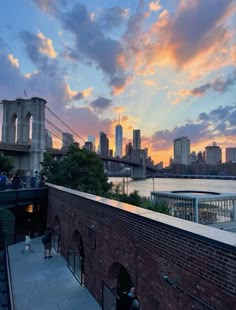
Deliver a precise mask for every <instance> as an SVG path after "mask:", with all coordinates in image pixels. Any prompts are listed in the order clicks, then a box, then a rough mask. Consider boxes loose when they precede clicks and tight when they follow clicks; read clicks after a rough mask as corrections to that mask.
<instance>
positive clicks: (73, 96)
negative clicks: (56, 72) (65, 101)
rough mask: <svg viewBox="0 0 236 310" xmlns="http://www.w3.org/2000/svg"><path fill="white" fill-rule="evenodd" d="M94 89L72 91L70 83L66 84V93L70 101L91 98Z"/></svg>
mask: <svg viewBox="0 0 236 310" xmlns="http://www.w3.org/2000/svg"><path fill="white" fill-rule="evenodd" d="M92 92H93V88H92V87H89V88H86V89H83V90H81V91H77V90H72V89H71V88H70V85H69V84H68V83H65V93H66V95H67V96H68V97H69V99H70V100H79V99H83V98H87V97H90V96H91V95H92Z"/></svg>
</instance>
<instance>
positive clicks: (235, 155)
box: [225, 147, 236, 163]
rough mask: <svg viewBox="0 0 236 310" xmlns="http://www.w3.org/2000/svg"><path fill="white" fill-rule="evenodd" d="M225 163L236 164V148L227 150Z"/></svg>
mask: <svg viewBox="0 0 236 310" xmlns="http://www.w3.org/2000/svg"><path fill="white" fill-rule="evenodd" d="M225 161H226V162H227V163H229V162H232V163H236V147H227V148H226V149H225Z"/></svg>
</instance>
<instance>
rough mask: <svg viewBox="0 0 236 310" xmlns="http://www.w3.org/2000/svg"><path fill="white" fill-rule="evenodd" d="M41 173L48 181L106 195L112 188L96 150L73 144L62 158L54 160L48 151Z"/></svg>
mask: <svg viewBox="0 0 236 310" xmlns="http://www.w3.org/2000/svg"><path fill="white" fill-rule="evenodd" d="M41 164H42V170H41V172H40V173H41V174H44V175H46V177H47V179H48V182H50V183H53V184H57V185H62V186H65V187H69V188H72V189H76V190H79V191H82V192H87V193H91V194H96V195H100V196H102V195H105V194H106V193H107V192H108V191H109V190H110V188H111V186H112V185H111V184H110V183H108V178H107V176H106V175H105V173H104V167H103V163H102V161H101V160H100V159H99V158H98V157H97V156H96V154H95V153H94V152H91V151H87V150H86V149H80V148H79V146H78V145H76V144H72V145H71V146H70V147H69V149H68V152H67V154H66V155H65V157H64V158H63V159H62V160H54V158H53V156H52V154H50V153H48V152H46V153H45V154H44V160H43V162H41Z"/></svg>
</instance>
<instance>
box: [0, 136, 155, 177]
mask: <svg viewBox="0 0 236 310" xmlns="http://www.w3.org/2000/svg"><path fill="white" fill-rule="evenodd" d="M30 148H31V145H30V144H17V143H12V144H10V143H5V142H0V151H5V152H6V154H8V153H9V154H12V153H14V154H17V153H28V152H29V151H30ZM47 151H48V152H50V153H51V154H52V155H54V156H58V157H62V156H65V155H66V152H67V151H66V150H63V149H61V150H60V149H48V150H47ZM97 157H98V158H100V159H101V160H103V161H109V162H116V163H121V164H125V165H129V166H131V167H142V164H140V163H139V162H135V161H132V160H127V159H123V158H118V157H109V156H104V155H100V154H97ZM146 170H147V171H151V172H157V169H156V168H154V167H152V166H148V165H147V166H146Z"/></svg>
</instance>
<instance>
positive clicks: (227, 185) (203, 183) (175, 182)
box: [109, 178, 236, 197]
mask: <svg viewBox="0 0 236 310" xmlns="http://www.w3.org/2000/svg"><path fill="white" fill-rule="evenodd" d="M127 180H128V182H127ZM109 182H113V184H115V185H117V184H119V183H120V184H121V185H123V184H124V188H125V192H126V193H127V189H128V193H131V192H133V191H134V190H137V191H139V194H140V195H141V196H145V197H150V192H151V191H153V190H154V191H174V190H195V191H196V190H199V191H212V192H220V193H234V194H235V195H236V181H235V180H209V179H171V178H154V179H145V180H139V181H134V180H132V179H130V178H128V179H127V178H109Z"/></svg>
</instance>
